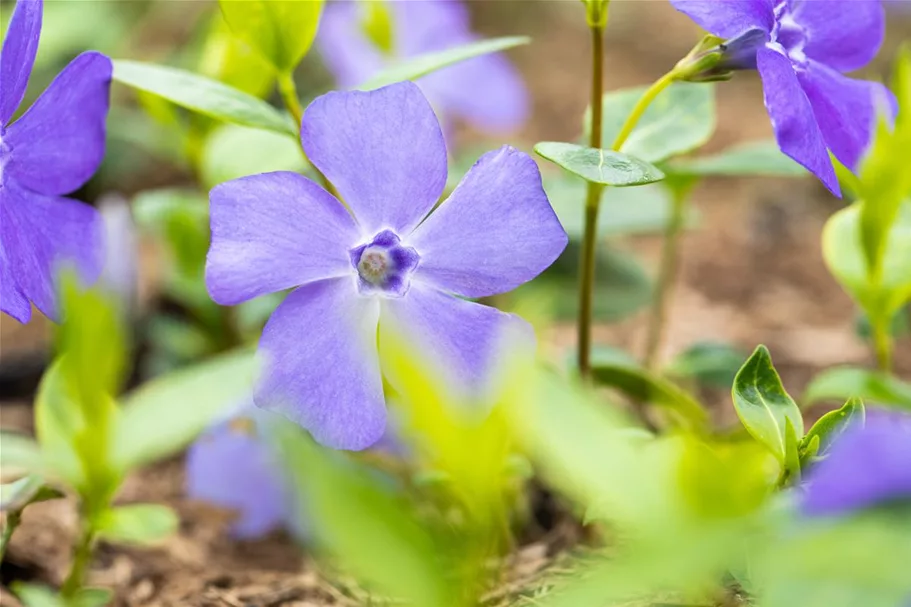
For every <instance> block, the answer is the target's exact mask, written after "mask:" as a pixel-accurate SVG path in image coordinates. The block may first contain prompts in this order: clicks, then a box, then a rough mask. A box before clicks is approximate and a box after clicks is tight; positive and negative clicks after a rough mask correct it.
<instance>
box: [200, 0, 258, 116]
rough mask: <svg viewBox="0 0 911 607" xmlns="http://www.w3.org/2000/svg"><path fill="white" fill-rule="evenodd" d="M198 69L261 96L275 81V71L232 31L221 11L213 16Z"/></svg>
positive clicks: (206, 74) (211, 76) (205, 74)
mask: <svg viewBox="0 0 911 607" xmlns="http://www.w3.org/2000/svg"><path fill="white" fill-rule="evenodd" d="M199 72H200V73H201V74H202V75H203V76H208V77H210V78H214V79H216V80H219V81H221V82H224V83H225V84H227V85H229V86H233V87H234V88H236V89H238V90H241V91H243V92H245V93H249V94H251V95H253V96H254V97H259V98H260V99H262V98H263V97H265V96H266V95H268V94H269V92H270V91H271V90H272V87H273V85H274V83H275V72H274V71H273V70H271V69H269V64H268V63H266V62H265V61H264V60H263V59H262V58H261V56H260V55H258V54H257V53H256V51H255V50H253V49H251V48H250V46H249V45H247V44H246V43H245V42H243V41H241V40H240V39H239V38H237V37H236V36H235V35H234V34H232V33H231V30H230V29H229V28H228V24H227V23H225V20H224V17H223V16H222V15H221V13H220V12H219V13H217V14H215V15H213V16H212V24H211V25H210V26H209V32H208V34H207V36H206V41H205V45H204V46H203V49H202V53H201V55H200V59H199Z"/></svg>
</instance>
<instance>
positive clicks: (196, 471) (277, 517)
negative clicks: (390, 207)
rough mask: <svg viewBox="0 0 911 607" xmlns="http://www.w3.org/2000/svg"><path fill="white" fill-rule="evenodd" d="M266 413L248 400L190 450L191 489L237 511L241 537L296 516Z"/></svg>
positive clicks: (260, 532)
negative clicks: (275, 450)
mask: <svg viewBox="0 0 911 607" xmlns="http://www.w3.org/2000/svg"><path fill="white" fill-rule="evenodd" d="M265 415H268V414H267V413H265V412H263V411H260V410H258V409H256V408H254V407H253V406H252V404H251V405H248V406H246V407H244V408H243V409H241V410H240V411H239V412H238V413H237V415H235V416H234V417H232V418H231V419H229V420H226V421H222V422H219V423H218V424H216V425H214V426H213V427H212V428H210V429H209V430H207V431H206V432H205V433H204V434H203V435H202V436H201V437H200V438H199V439H198V440H197V441H196V442H195V443H194V444H193V445H192V446H191V447H190V449H189V451H188V452H187V463H186V465H187V480H186V482H187V493H188V494H189V495H190V497H192V498H194V499H199V500H203V501H207V502H210V503H212V504H215V505H217V506H220V507H223V508H225V509H228V510H233V511H235V512H236V514H237V518H236V519H235V521H234V523H233V525H232V527H231V533H232V535H234V536H235V537H238V538H254V537H259V536H262V535H265V534H266V533H268V532H270V531H273V530H276V529H282V528H285V527H286V525H287V524H288V523H289V522H292V521H293V520H294V516H293V515H294V510H293V504H292V501H291V500H292V494H291V491H290V490H289V488H288V484H287V482H286V480H285V477H284V473H283V471H282V467H281V462H279V461H278V459H277V457H276V455H275V452H274V448H273V447H272V446H270V445H271V444H272V442H273V441H269V440H268V437H267V435H266V423H265V422H266V420H265V419H264V416H265Z"/></svg>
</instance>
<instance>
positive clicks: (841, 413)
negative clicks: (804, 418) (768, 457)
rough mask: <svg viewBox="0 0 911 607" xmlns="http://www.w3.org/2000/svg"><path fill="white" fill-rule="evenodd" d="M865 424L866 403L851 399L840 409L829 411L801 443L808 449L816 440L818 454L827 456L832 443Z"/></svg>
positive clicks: (802, 446)
mask: <svg viewBox="0 0 911 607" xmlns="http://www.w3.org/2000/svg"><path fill="white" fill-rule="evenodd" d="M863 424H864V403H863V401H862V400H860V399H859V398H850V399H848V402H846V403H845V404H844V405H843V406H842V407H841V408H840V409H836V410H835V411H829V412H828V413H826V414H825V415H823V416H822V417H820V418H819V419H818V420H817V421H816V423H815V424H813V426H812V427H811V428H810V429H809V430H808V431H807V435H806V436H804V437H803V440H802V441H801V443H800V446H801V448H802V449H805V448H807V447H808V446H809V445H810V444H811V443H812V442H813V441H814V440H817V441H818V443H819V446H818V448H817V449H816V453H818V454H819V455H825V454H826V452H827V451H828V450H829V447H831V446H832V443H834V442H835V441H837V440H838V438H839V437H840V436H841V435H842V434H844V433H845V432H846V431H847V430H849V429H851V428H853V427H854V426H863Z"/></svg>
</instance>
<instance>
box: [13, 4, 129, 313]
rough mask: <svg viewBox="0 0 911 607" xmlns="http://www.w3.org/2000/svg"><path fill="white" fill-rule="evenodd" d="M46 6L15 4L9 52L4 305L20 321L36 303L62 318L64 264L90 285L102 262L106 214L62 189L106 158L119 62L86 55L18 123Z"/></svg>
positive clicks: (77, 181)
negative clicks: (58, 281) (58, 302)
mask: <svg viewBox="0 0 911 607" xmlns="http://www.w3.org/2000/svg"><path fill="white" fill-rule="evenodd" d="M41 11H42V3H41V0H19V2H17V3H16V8H15V10H14V11H13V15H12V17H11V18H10V23H9V29H8V31H7V34H6V39H5V40H4V41H3V51H2V55H0V235H2V239H0V242H2V244H0V309H2V310H3V311H4V312H6V313H7V314H9V315H10V316H12V317H13V318H15V319H16V320H18V321H19V322H28V321H29V319H30V318H31V315H32V310H31V305H30V302H31V303H34V304H35V305H36V306H37V307H38V309H39V310H41V311H42V312H43V313H44V314H45V315H47V316H48V317H51V318H55V317H56V306H55V302H54V300H55V285H54V277H55V274H54V273H55V271H56V270H57V266H58V265H59V264H60V263H61V262H63V261H67V262H70V263H73V264H75V266H76V267H77V268H78V269H79V270H80V272H81V275H82V278H83V279H85V280H86V281H87V282H91V281H94V280H95V278H97V276H98V273H99V272H100V271H101V265H102V250H101V246H100V245H101V243H102V238H103V227H102V223H101V220H100V218H99V216H98V213H97V212H96V211H95V210H94V209H93V208H91V207H90V206H88V205H86V204H83V203H82V202H79V201H76V200H71V199H69V198H64V197H63V196H62V195H63V194H67V193H69V192H72V191H73V190H75V189H77V188H79V187H80V186H81V185H82V184H84V183H85V182H86V181H88V179H89V177H91V176H92V173H94V172H95V170H96V169H97V168H98V165H99V164H101V159H102V158H103V156H104V133H105V129H104V127H105V125H104V121H105V116H106V115H107V111H108V97H109V89H110V82H111V69H112V68H111V61H110V60H109V59H108V58H107V57H105V56H104V55H102V54H100V53H95V52H89V53H83V54H81V55H79V56H78V57H76V58H75V59H74V60H73V61H72V62H71V63H70V64H69V65H67V66H66V67H65V68H64V69H63V71H62V72H60V74H59V75H58V76H57V77H56V78H55V79H54V81H53V82H52V83H51V84H50V86H49V87H48V88H47V90H45V91H44V93H42V94H41V96H40V97H38V99H37V100H36V101H35V103H34V105H32V107H31V108H30V109H29V110H28V111H27V112H25V114H23V115H22V117H21V118H19V119H18V120H17V121H16V122H13V123H12V124H9V123H10V120H11V119H12V117H13V114H14V113H15V111H16V108H18V107H19V104H20V103H21V102H22V98H23V97H24V96H25V89H26V86H27V85H28V80H29V76H30V75H31V71H32V66H33V65H34V63H35V54H36V53H37V51H38V38H39V36H40V33H41Z"/></svg>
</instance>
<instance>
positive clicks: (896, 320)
mask: <svg viewBox="0 0 911 607" xmlns="http://www.w3.org/2000/svg"><path fill="white" fill-rule="evenodd" d="M854 330H855V331H856V332H857V336H858V337H860V338H861V339H864V340H871V339H873V325H872V324H871V323H870V317H869V316H867V314H866V312H864V311H863V310H861V311H860V313H859V314H858V315H857V319H856V321H855V323H854ZM889 334H890V335H891V336H892V337H893V338H894V339H900V338H902V337H905V336H907V335H909V334H911V304H906V305H905V307H904V308H902V309H900V310H899V311H898V312H896V313H895V315H894V316H893V317H892V321H891V322H890V323H889Z"/></svg>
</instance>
